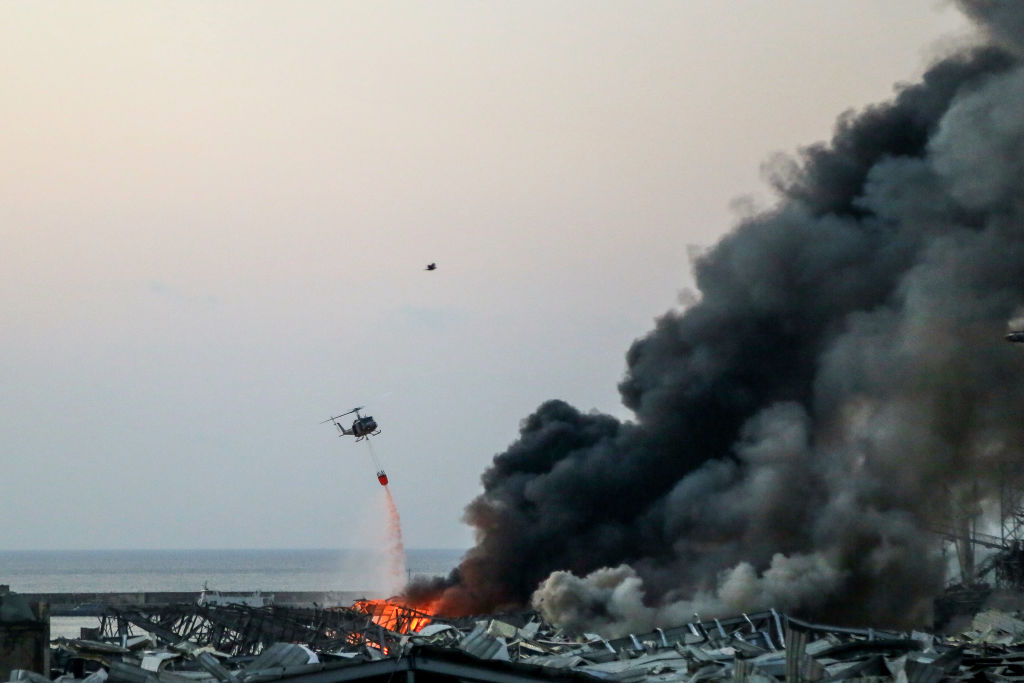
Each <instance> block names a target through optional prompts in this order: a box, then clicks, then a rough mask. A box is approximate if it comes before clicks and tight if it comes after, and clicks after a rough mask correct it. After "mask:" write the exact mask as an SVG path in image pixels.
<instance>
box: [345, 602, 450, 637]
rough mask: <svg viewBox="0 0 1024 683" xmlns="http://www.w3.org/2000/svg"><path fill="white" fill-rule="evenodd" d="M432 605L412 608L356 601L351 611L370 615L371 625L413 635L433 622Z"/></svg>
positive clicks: (399, 604) (397, 604)
mask: <svg viewBox="0 0 1024 683" xmlns="http://www.w3.org/2000/svg"><path fill="white" fill-rule="evenodd" d="M431 607H433V605H421V606H419V608H412V607H409V606H408V605H403V604H402V603H400V602H395V601H393V600H357V601H356V602H354V603H352V609H355V610H358V611H360V612H365V613H366V614H369V615H370V619H372V620H373V623H375V624H377V625H378V626H380V627H382V628H386V629H387V630H389V631H393V632H395V633H401V634H403V635H404V634H406V633H415V632H416V631H419V630H420V629H421V628H423V627H424V626H426V625H427V624H429V623H430V622H431V621H433V618H434V614H433V612H431V611H428V610H430V608H431Z"/></svg>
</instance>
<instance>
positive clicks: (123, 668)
mask: <svg viewBox="0 0 1024 683" xmlns="http://www.w3.org/2000/svg"><path fill="white" fill-rule="evenodd" d="M148 597H152V596H148ZM237 597H242V596H237ZM12 614H17V615H19V616H18V619H20V621H18V622H17V623H12V622H9V621H7V622H5V623H3V624H2V625H3V626H4V643H3V646H4V647H3V649H2V651H3V652H4V653H11V652H14V650H12V649H11V648H10V647H9V645H10V636H11V635H12V634H13V633H14V629H15V628H20V629H22V632H25V629H26V628H28V626H30V625H31V624H32V623H37V624H40V625H42V624H44V623H45V621H46V618H47V609H46V606H45V603H38V602H31V601H29V600H27V599H26V596H23V595H18V594H14V593H7V594H4V595H0V617H2V616H3V615H7V617H8V618H9V616H10V615H12ZM97 619H98V624H99V625H98V627H97V628H92V629H83V633H82V634H81V637H80V638H73V639H68V638H60V639H56V640H54V641H52V642H51V643H50V645H51V647H50V649H48V650H47V651H46V652H45V654H44V655H42V656H39V657H36V658H35V659H31V658H26V659H24V660H19V661H17V662H14V661H11V660H10V658H9V657H7V656H6V655H5V657H4V658H3V664H4V665H5V666H6V668H4V669H2V670H0V675H2V676H4V677H5V678H0V680H10V681H16V680H18V681H25V680H28V681H32V682H33V683H46V682H47V681H49V680H52V679H54V678H57V677H60V680H62V681H65V682H66V683H69V682H70V681H75V680H83V681H88V682H89V683H102V682H103V681H108V682H109V683H161V682H163V683H184V682H185V681H191V682H193V683H196V682H201V683H236V682H237V683H245V682H252V683H256V682H261V683H262V682H269V681H277V680H288V681H289V682H290V683H343V682H346V681H366V682H367V683H387V682H389V681H393V680H394V676H395V675H396V674H397V675H399V676H404V681H403V679H402V678H399V679H398V683H414V681H415V680H416V678H417V677H419V678H423V679H424V681H423V682H422V683H426V682H427V681H429V682H430V683H474V682H478V683H530V682H531V681H561V682H563V683H569V681H576V682H578V683H587V682H590V683H596V682H597V681H608V680H609V679H612V680H614V681H619V682H623V681H629V682H631V683H632V682H635V683H664V682H671V681H680V683H681V682H682V681H688V682H697V681H719V680H732V681H752V682H753V681H757V682H758V683H769V682H771V681H783V680H786V681H824V680H843V679H854V678H857V679H866V678H871V679H873V680H876V681H885V680H893V681H908V680H911V681H912V680H920V681H924V680H927V681H939V680H1004V679H1005V680H1011V679H1013V680H1016V679H1019V677H1020V676H1021V675H1022V674H1024V619H1022V618H1021V615H1020V614H1019V613H1017V614H1014V613H1010V612H1006V611H999V610H988V611H985V612H981V613H979V614H976V615H974V616H973V618H972V619H970V620H968V621H967V622H965V628H964V629H963V630H962V631H958V632H957V633H953V634H950V635H947V636H943V635H938V634H932V633H925V632H920V631H914V632H909V633H908V632H898V631H887V630H881V629H874V628H863V629H858V628H843V627H835V626H825V625H819V624H813V623H809V622H807V621H804V620H801V619H798V618H795V617H792V616H790V615H786V614H783V613H780V612H777V611H775V610H769V611H767V612H760V613H751V614H741V615H736V616H732V617H722V618H716V619H701V618H699V616H698V615H694V619H693V620H691V621H689V622H687V623H683V624H678V625H675V626H673V627H665V628H659V629H656V630H654V631H651V632H647V633H636V634H628V635H626V636H624V637H621V638H603V637H601V636H599V635H596V634H580V635H570V634H567V633H565V632H564V631H562V630H560V629H559V628H558V627H557V626H555V625H552V624H548V623H545V622H544V621H543V620H542V619H541V618H540V617H539V615H538V614H537V613H535V612H531V611H524V612H518V613H513V614H502V615H490V616H478V617H465V618H461V619H452V618H446V617H443V616H439V615H435V614H430V613H429V612H426V611H422V610H416V609H413V608H410V607H408V606H406V605H402V604H400V603H398V602H395V601H391V600H357V601H355V602H353V603H352V604H351V605H349V606H346V607H322V606H312V607H297V606H283V605H277V604H269V605H264V606H259V607H257V606H252V605H244V604H239V603H227V604H218V603H217V602H212V603H206V604H201V603H196V602H193V603H187V604H156V602H153V604H151V605H149V606H141V605H139V606H122V607H104V608H102V609H100V610H99V615H98V617H97ZM0 621H3V619H0ZM46 630H47V629H45V627H44V628H41V629H40V632H45V631H46ZM22 662H23V664H22ZM12 664H13V666H12ZM922 677H923V678H922Z"/></svg>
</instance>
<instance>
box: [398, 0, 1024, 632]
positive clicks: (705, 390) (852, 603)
mask: <svg viewBox="0 0 1024 683" xmlns="http://www.w3.org/2000/svg"><path fill="white" fill-rule="evenodd" d="M958 5H959V6H960V7H961V8H962V9H963V11H964V12H966V13H967V14H968V15H969V16H970V17H971V18H972V19H973V20H975V21H976V23H977V25H978V28H979V33H980V35H981V36H982V39H981V40H979V42H978V44H976V45H974V46H973V47H971V48H969V49H965V50H960V51H958V52H956V53H955V54H951V55H949V56H947V57H945V58H944V59H942V60H941V61H938V62H936V63H934V64H933V65H932V66H931V67H930V68H929V69H928V70H927V71H926V73H925V74H924V76H923V78H922V80H921V82H919V83H914V84H909V85H901V86H899V87H898V88H897V92H896V94H895V96H894V98H893V99H892V100H891V101H889V102H886V103H882V104H878V105H875V106H871V107H868V108H866V109H864V110H863V111H859V112H847V113H845V114H843V115H842V116H841V117H840V118H839V121H838V123H837V124H836V128H835V133H834V136H833V138H832V140H831V141H830V142H829V143H827V144H817V145H812V146H810V147H807V148H805V149H803V150H801V152H800V153H799V155H798V156H797V158H795V159H786V160H780V161H776V162H775V163H774V164H773V166H772V168H771V177H772V181H773V185H774V187H775V189H776V190H777V191H778V194H779V197H780V199H779V201H778V203H777V204H776V205H775V206H774V207H773V208H771V209H769V210H766V211H763V212H761V213H759V214H757V215H754V216H751V217H749V218H746V219H744V220H743V221H742V222H741V223H740V224H739V225H738V226H737V227H736V228H735V230H733V231H732V232H731V234H729V235H728V236H726V237H725V238H724V239H722V240H721V241H720V242H719V243H718V244H716V245H715V246H714V247H713V248H711V249H709V250H707V251H706V252H704V253H702V254H700V255H699V256H697V257H696V258H695V259H694V262H693V270H694V274H695V281H696V285H697V289H698V290H699V291H697V292H694V293H688V294H687V295H686V296H685V299H686V301H685V305H684V306H683V307H682V309H681V310H678V311H670V312H668V313H666V314H665V315H664V316H663V317H661V318H660V319H659V320H658V321H657V324H656V326H655V327H654V329H653V330H651V331H650V332H648V333H647V334H646V335H645V336H644V337H643V338H641V339H639V340H637V341H636V342H635V343H634V344H633V346H632V347H631V348H630V349H629V351H628V353H627V355H626V360H627V370H626V375H625V378H624V379H623V380H622V382H621V384H620V385H619V389H620V393H621V396H622V400H623V402H624V404H625V406H627V407H628V408H629V409H630V410H632V411H633V413H634V415H635V421H628V422H622V421H619V420H618V419H616V418H614V417H611V416H608V415H603V414H596V413H584V412H581V411H580V410H577V409H576V408H574V407H572V406H570V405H568V404H566V403H565V402H562V401H558V400H552V401H549V402H546V403H544V404H543V405H541V406H539V407H538V408H537V409H536V411H535V412H534V413H533V414H532V415H530V416H529V417H527V418H526V419H524V420H523V422H522V425H521V430H520V436H519V438H518V440H517V441H516V442H515V443H513V444H512V445H511V446H510V447H509V448H508V450H506V451H505V452H503V453H500V454H498V455H497V456H495V458H494V460H493V464H492V465H491V466H490V468H489V469H488V470H487V471H486V472H485V473H484V475H483V489H484V490H483V493H482V494H481V495H480V496H479V497H478V498H477V499H475V500H474V501H472V502H471V503H470V504H469V506H468V507H467V508H466V512H465V519H466V521H467V522H468V523H469V524H471V525H472V526H473V527H474V528H475V530H476V545H475V547H473V548H472V549H471V550H470V552H469V553H468V554H467V556H466V557H465V559H464V561H463V562H462V563H461V565H460V566H459V567H458V568H457V569H456V571H455V572H453V574H452V575H451V576H450V577H448V579H447V580H446V581H444V582H441V583H438V584H434V585H430V586H426V585H424V586H419V587H417V588H418V590H421V591H425V592H430V591H437V592H438V593H440V594H441V595H442V596H443V605H444V609H445V611H448V612H450V613H463V614H466V613H480V612H487V611H490V610H494V609H499V608H502V607H507V606H513V605H518V606H523V605H529V604H531V602H532V604H533V605H534V606H536V608H538V609H539V610H540V611H541V613H542V614H544V615H545V616H546V617H547V618H549V619H550V620H551V621H553V622H555V623H559V624H563V625H568V626H571V627H572V628H574V629H576V630H578V631H588V630H589V631H596V632H602V633H605V634H610V635H615V634H618V635H621V634H623V633H627V632H632V631H640V630H646V629H650V628H653V627H655V626H658V625H666V624H672V623H679V622H680V621H681V620H683V619H685V618H688V617H689V615H692V614H693V613H694V612H697V613H700V614H702V615H712V614H730V613H736V612H737V611H748V610H758V609H767V608H768V607H776V608H778V609H781V610H785V611H787V612H790V613H793V614H795V615H798V616H802V617H806V618H809V619H814V620H819V621H825V622H828V623H838V624H864V623H871V624H878V625H881V626H890V627H908V626H918V625H923V624H928V623H929V621H930V616H931V603H932V599H933V597H934V596H935V595H937V594H938V593H939V592H941V590H942V588H943V582H944V572H945V569H946V564H947V562H946V560H945V559H944V558H943V556H942V553H941V552H940V549H941V542H940V536H937V535H935V534H934V533H932V532H933V531H934V530H936V529H940V530H945V529H950V528H957V525H959V526H960V528H963V527H964V525H965V524H969V525H971V526H974V527H977V528H978V529H979V530H985V528H986V527H988V528H989V529H998V525H999V519H998V518H997V517H998V514H997V513H996V511H995V509H996V507H997V506H996V504H995V503H996V501H997V499H998V495H999V490H1000V487H1002V486H1004V485H1006V484H1010V485H1013V486H1016V487H1018V488H1020V486H1021V472H1022V471H1024V470H1022V468H1021V466H1020V465H1021V463H1022V462H1024V453H1022V451H1021V448H1022V446H1021V444H1024V420H1022V419H1021V416H1022V415H1024V359H1022V358H1021V357H1020V355H1019V348H1015V347H1014V345H1008V344H1006V343H1005V342H1004V341H1003V339H1002V338H1003V336H1004V334H1005V333H1006V324H1007V321H1008V320H1009V319H1011V318H1012V317H1014V316H1015V315H1017V314H1018V313H1019V310H1018V307H1019V306H1021V304H1022V302H1024V202H1022V200H1021V198H1022V197H1024V187H1022V183H1024V62H1022V59H1021V58H1022V50H1024V39H1022V36H1024V31H1022V30H1021V29H1022V28H1024V6H1022V5H1021V4H1020V3H1012V2H1000V1H998V0H959V2H958Z"/></svg>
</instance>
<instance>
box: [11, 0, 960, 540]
mask: <svg viewBox="0 0 1024 683" xmlns="http://www.w3.org/2000/svg"><path fill="white" fill-rule="evenodd" d="M967 30H968V27H967V24H966V20H965V19H964V18H963V17H961V16H960V14H959V13H958V12H957V11H956V9H955V8H954V7H952V6H950V4H949V3H948V2H939V1H937V0H901V1H900V2H892V1H891V0H829V1H828V2H823V1H822V0H732V1H730V2H722V1H721V0H665V1H656V0H647V1H642V2H625V1H618V2H603V1H598V0H579V1H572V2H570V1H566V0H538V1H531V0H501V1H499V0H495V1H476V2H468V1H466V2H461V1H458V2H457V1H449V0H444V1H438V2H423V1H422V0H410V1H408V2H388V1H384V2H340V1H339V2H329V1H327V0H316V1H313V0H308V1H302V0H298V1H296V0H288V1H287V2H285V1H273V2H268V1H261V0H233V1H227V0H225V1H217V0H214V1H211V0H201V1H200V0H174V1H173V2H159V3H158V2H140V1H138V0H124V1H118V2H115V1H110V2H85V1H82V2H49V1H40V0H24V1H21V0H13V1H8V2H3V3H2V4H0V93H2V106H0V159H2V162H0V234H2V238H3V242H2V244H3V253H4V254H5V256H4V258H3V267H2V268H0V321H2V325H3V332H4V333H3V336H2V338H0V448H2V451H3V455H4V457H3V463H4V467H3V476H2V478H0V491H2V499H3V501H4V502H3V505H4V509H5V511H6V513H5V519H6V520H7V521H6V523H5V524H4V525H3V528H2V529H0V549H33V548H40V549H49V548H95V549H103V548H289V547H293V548H299V547H302V548H305V547H325V548H336V547H363V546H366V545H368V544H371V543H373V539H375V538H377V537H379V536H380V535H382V534H383V529H384V520H383V519H382V513H381V497H382V489H381V488H380V486H379V485H378V484H377V481H376V478H375V476H374V465H373V462H372V460H371V459H370V456H369V454H368V452H367V448H366V444H364V443H358V444H357V443H354V442H353V441H352V440H351V438H344V439H342V438H338V437H337V436H336V432H335V431H334V429H333V427H331V426H330V425H329V424H326V425H325V424H320V422H321V421H322V420H324V419H326V418H328V417H330V416H331V415H333V414H337V413H340V412H344V411H345V410H348V409H350V408H352V407H354V406H357V405H365V406H366V408H367V410H366V412H367V413H368V414H371V415H373V416H374V417H375V419H376V420H377V421H378V423H379V424H380V426H381V428H382V433H381V434H380V435H379V436H378V437H376V438H375V440H374V449H375V452H376V455H377V457H378V459H379V460H380V461H381V464H382V465H383V467H384V468H385V470H386V471H387V472H388V475H389V477H390V480H391V487H390V488H391V491H392V494H393V496H394V499H395V501H396V503H397V505H398V508H399V512H400V514H401V516H402V522H403V534H404V541H405V544H406V546H409V547H468V546H469V545H471V544H472V534H471V530H470V529H469V528H468V527H466V526H465V525H464V524H463V522H462V521H461V516H462V510H463V508H464V506H465V505H466V504H467V503H468V502H469V501H470V500H471V499H472V498H473V497H474V496H476V495H477V494H478V493H479V492H480V490H481V488H480V475H481V473H482V472H483V471H484V469H485V468H486V467H487V465H488V464H489V462H490V460H491V458H492V457H493V456H494V455H495V454H496V453H499V452H501V451H504V450H505V449H506V448H507V446H508V445H509V444H510V443H511V442H512V441H513V440H514V439H515V438H516V435H517V431H518V426H519V421H520V420H521V419H523V418H524V417H526V416H527V415H528V414H529V413H530V412H532V411H533V410H534V409H535V408H536V407H537V406H538V405H539V404H540V403H541V402H543V401H545V400H547V399H552V398H560V399H564V400H567V401H569V402H570V403H572V404H573V405H575V406H577V407H578V408H581V409H583V410H589V409H596V410H599V411H602V412H607V413H611V414H613V415H616V416H618V417H620V418H623V419H628V418H629V414H628V412H627V411H626V410H625V409H624V408H622V406H621V405H620V403H619V400H618V392H617V389H616V384H617V383H618V381H619V380H620V379H621V377H622V374H623V372H624V369H625V360H624V356H625V352H626V350H627V349H628V347H629V344H630V343H631V342H632V341H633V340H634V339H635V338H637V337H640V336H643V335H644V334H645V333H646V332H647V331H648V330H649V329H650V328H651V326H652V324H653V320H654V319H655V318H656V317H657V316H659V315H661V314H662V313H664V312H665V311H666V310H668V309H670V308H672V307H674V306H677V305H678V300H679V293H680V291H681V290H683V289H685V288H686V287H688V286H689V285H690V283H691V279H690V276H689V263H688V257H687V254H688V252H689V251H690V250H691V249H692V248H693V247H698V248H699V247H706V246H709V245H711V244H713V243H714V242H715V241H716V239H717V238H718V237H719V236H721V235H722V234H723V233H725V232H727V231H728V230H729V229H730V227H732V226H733V225H734V224H735V222H736V217H737V211H740V210H741V209H738V208H736V207H737V206H740V205H743V204H744V203H749V202H752V203H753V204H754V205H762V206H763V205H768V204H769V203H770V202H771V194H770V192H769V191H768V189H767V185H766V183H765V182H764V180H763V178H762V175H761V167H762V165H763V164H764V163H765V162H766V161H767V160H768V159H769V158H770V157H771V156H772V155H773V154H776V153H779V152H784V153H793V152H795V151H796V150H797V149H798V148H799V147H800V146H801V145H807V144H811V143H814V142H816V141H819V140H823V139H826V138H827V137H828V136H829V135H830V132H831V130H832V127H833V125H834V122H835V120H836V117H837V116H838V115H839V114H840V113H841V112H843V111H844V110H847V109H850V108H859V107H863V106H865V105H867V104H870V103H873V102H878V101H882V100H885V99H887V98H889V97H890V96H891V95H892V93H893V88H894V85H895V84H897V83H899V82H912V81H914V80H916V79H917V78H918V77H919V76H920V74H921V73H922V71H923V70H924V68H925V67H926V66H927V64H928V63H929V61H930V60H931V58H932V57H934V56H935V55H936V54H939V53H941V52H943V51H944V50H945V49H946V48H947V47H948V46H949V45H950V44H951V43H959V42H962V41H963V40H965V39H966V35H967ZM745 198H749V200H748V199H745ZM432 261H434V262H437V265H438V269H437V270H436V271H434V272H430V273H428V272H426V271H425V270H424V266H425V265H426V264H427V263H429V262H432Z"/></svg>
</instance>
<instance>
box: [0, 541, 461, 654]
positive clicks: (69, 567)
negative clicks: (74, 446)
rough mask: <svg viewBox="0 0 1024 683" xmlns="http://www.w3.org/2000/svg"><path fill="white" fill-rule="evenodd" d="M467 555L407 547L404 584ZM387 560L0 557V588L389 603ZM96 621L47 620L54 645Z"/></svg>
mask: <svg viewBox="0 0 1024 683" xmlns="http://www.w3.org/2000/svg"><path fill="white" fill-rule="evenodd" d="M464 553H465V550H464V549H450V548H418V549H417V548H407V549H406V550H405V571H406V578H407V579H414V578H429V577H435V576H446V575H447V574H448V573H449V572H450V571H451V570H452V569H453V568H454V567H455V566H456V565H458V563H459V561H460V560H461V559H462V556H463V554H464ZM385 566H387V567H389V568H390V567H393V566H394V558H393V557H392V556H391V554H390V553H385V552H383V551H375V550H361V549H343V550H327V549H313V550H308V549H307V550H18V551H10V550H7V551H0V584H6V585H7V586H9V587H10V590H11V591H13V592H15V593H108V592H118V593H120V592H143V591H149V592H158V591H200V590H202V589H203V588H204V587H205V588H208V589H209V590H219V591H261V592H263V593H274V592H275V591H282V592H283V591H355V592H359V593H363V594H365V595H366V596H367V597H386V595H388V593H387V591H388V590H389V588H391V587H388V586H383V585H381V584H380V581H381V580H382V579H381V577H382V576H385V575H387V572H386V571H382V567H385ZM96 625H98V619H96V618H95V617H51V619H50V635H51V637H52V638H59V637H64V638H77V637H79V635H80V631H81V628H83V627H89V628H91V627H95V626H96Z"/></svg>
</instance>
